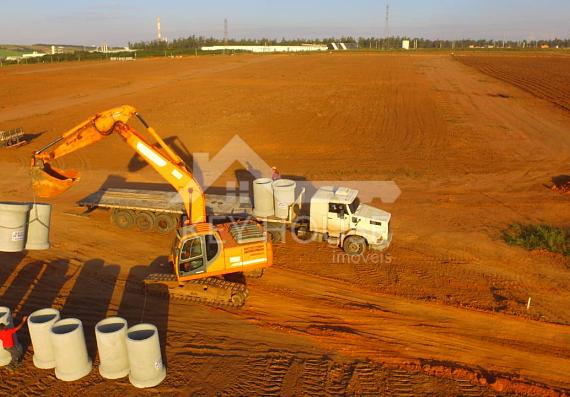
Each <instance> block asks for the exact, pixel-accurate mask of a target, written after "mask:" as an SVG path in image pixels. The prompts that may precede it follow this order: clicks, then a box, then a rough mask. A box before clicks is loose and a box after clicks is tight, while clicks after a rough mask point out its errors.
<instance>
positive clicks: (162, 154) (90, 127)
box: [31, 105, 206, 224]
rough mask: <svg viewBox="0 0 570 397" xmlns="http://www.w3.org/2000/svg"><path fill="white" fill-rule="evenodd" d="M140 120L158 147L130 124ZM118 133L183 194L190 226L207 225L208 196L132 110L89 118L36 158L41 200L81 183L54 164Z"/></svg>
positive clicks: (34, 184)
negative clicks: (132, 119) (57, 160)
mask: <svg viewBox="0 0 570 397" xmlns="http://www.w3.org/2000/svg"><path fill="white" fill-rule="evenodd" d="M132 116H136V117H137V118H138V119H139V120H140V121H141V122H142V124H143V125H144V126H145V128H146V130H147V132H148V133H149V135H150V136H151V137H152V138H154V140H155V141H156V142H157V143H158V146H156V145H153V144H152V143H150V142H149V141H148V140H147V139H146V138H145V137H143V136H142V135H141V134H140V133H139V132H138V131H137V130H135V129H134V128H133V127H131V126H129V125H128V124H127V123H128V122H129V120H130V119H131V117H132ZM113 133H116V134H118V135H119V136H120V137H121V138H122V139H123V140H124V142H125V143H126V144H127V145H129V146H130V147H131V148H132V149H133V150H134V151H135V152H136V153H138V154H139V155H140V156H141V157H142V158H143V159H144V160H145V161H146V162H147V163H148V164H150V165H151V166H152V167H153V168H154V169H155V170H156V171H157V172H158V173H159V174H160V175H161V176H162V177H163V178H164V179H166V181H168V183H170V185H172V187H174V189H175V190H176V191H177V192H178V193H179V194H180V196H181V198H182V201H183V203H184V208H185V210H186V214H187V215H188V219H189V221H190V223H192V224H196V223H203V222H206V204H205V198H204V192H203V191H202V188H201V187H200V185H199V184H198V182H197V181H196V180H195V179H194V176H193V175H192V173H191V172H190V170H189V169H188V167H187V166H186V164H185V163H184V161H183V160H182V159H181V158H180V157H179V156H178V155H176V153H174V151H173V150H172V149H171V148H170V147H169V146H168V145H167V144H166V143H165V142H164V141H163V140H162V138H161V137H160V136H159V135H158V134H157V133H156V131H155V130H154V129H153V128H152V127H150V126H149V125H148V124H147V123H146V122H145V121H144V119H143V118H142V117H141V116H140V115H139V114H138V113H137V111H136V109H135V108H134V107H132V106H127V105H125V106H121V107H117V108H114V109H110V110H107V111H104V112H101V113H98V114H96V115H95V116H93V117H91V118H89V119H88V120H86V121H84V122H83V123H81V124H79V125H77V126H76V127H74V128H72V129H71V130H69V131H67V132H65V133H64V134H63V135H62V136H61V137H60V138H58V139H56V140H54V141H53V142H50V143H49V144H48V145H46V146H44V147H43V148H42V149H40V150H37V151H36V152H34V154H33V156H32V172H31V175H32V187H33V189H34V191H35V193H36V195H37V196H39V197H53V196H57V195H58V194H61V193H63V192H65V191H66V190H67V189H69V188H70V187H71V186H72V185H73V184H74V183H75V182H77V181H78V180H79V176H80V175H79V172H77V171H75V170H60V169H57V168H55V167H53V166H51V162H52V161H53V160H56V159H58V158H61V157H63V156H65V155H67V154H69V153H72V152H75V151H77V150H79V149H82V148H84V147H86V146H89V145H91V144H94V143H96V142H98V141H100V140H102V139H104V138H106V137H107V136H109V135H111V134H113Z"/></svg>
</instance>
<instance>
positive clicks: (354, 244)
mask: <svg viewBox="0 0 570 397" xmlns="http://www.w3.org/2000/svg"><path fill="white" fill-rule="evenodd" d="M342 248H343V249H344V252H346V253H347V254H349V255H362V254H363V253H364V251H365V250H366V240H364V239H363V238H362V237H358V236H348V237H347V238H346V239H345V240H344V244H343V246H342Z"/></svg>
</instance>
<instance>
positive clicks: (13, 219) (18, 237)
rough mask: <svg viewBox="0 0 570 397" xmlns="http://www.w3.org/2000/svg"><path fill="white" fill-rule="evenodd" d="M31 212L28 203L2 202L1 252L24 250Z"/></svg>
mask: <svg viewBox="0 0 570 397" xmlns="http://www.w3.org/2000/svg"><path fill="white" fill-rule="evenodd" d="M29 212H30V204H28V203H8V202H0V251H3V252H21V251H23V250H24V248H25V246H26V231H27V229H28V214H29Z"/></svg>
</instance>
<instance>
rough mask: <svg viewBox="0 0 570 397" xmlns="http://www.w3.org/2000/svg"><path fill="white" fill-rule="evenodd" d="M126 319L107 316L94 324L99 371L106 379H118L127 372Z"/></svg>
mask: <svg viewBox="0 0 570 397" xmlns="http://www.w3.org/2000/svg"><path fill="white" fill-rule="evenodd" d="M127 328H128V325H127V320H125V319H124V318H120V317H109V318H106V319H104V320H101V321H99V322H98V323H97V325H96V326H95V338H96V339H97V351H98V352H99V361H100V362H101V364H100V365H99V373H100V374H101V376H102V377H103V378H106V379H119V378H123V377H125V376H127V375H128V374H129V357H128V355H127Z"/></svg>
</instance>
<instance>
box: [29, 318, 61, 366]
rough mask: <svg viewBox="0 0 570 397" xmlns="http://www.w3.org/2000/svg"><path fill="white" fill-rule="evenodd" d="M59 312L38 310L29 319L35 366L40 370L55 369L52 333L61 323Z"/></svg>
mask: <svg viewBox="0 0 570 397" xmlns="http://www.w3.org/2000/svg"><path fill="white" fill-rule="evenodd" d="M59 319H60V314H59V310H57V309H52V308H51V307H50V308H46V309H40V310H36V311H35V312H33V313H32V314H30V316H29V317H28V330H29V331H30V339H31V340H32V347H33V349H34V358H33V361H34V365H35V366H36V368H40V369H51V368H55V356H54V352H53V347H52V344H51V337H50V331H51V328H52V327H53V325H54V324H55V323H56V322H57V321H59Z"/></svg>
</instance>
